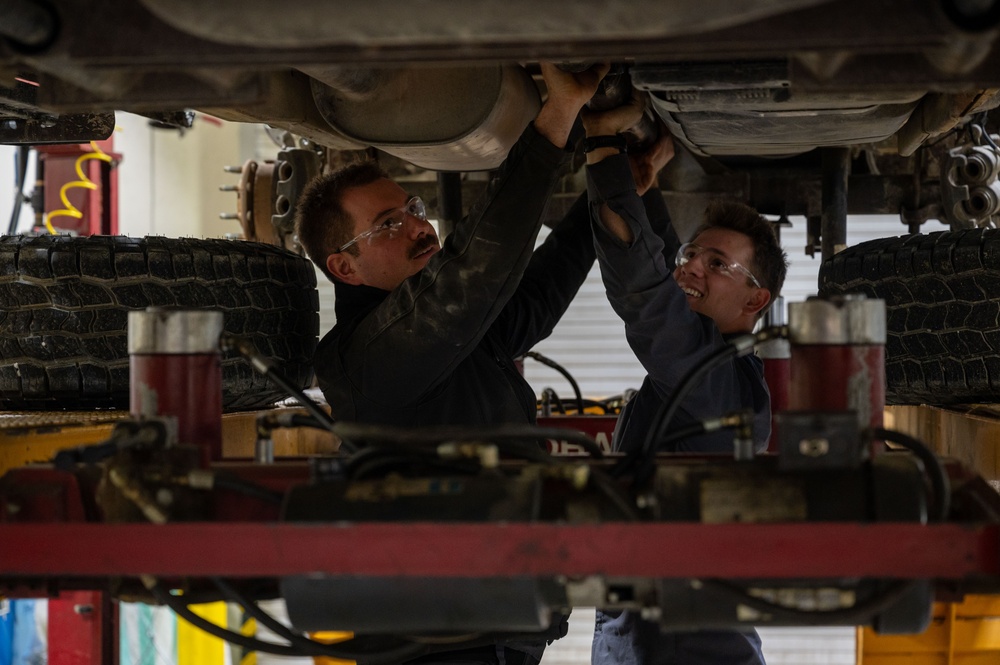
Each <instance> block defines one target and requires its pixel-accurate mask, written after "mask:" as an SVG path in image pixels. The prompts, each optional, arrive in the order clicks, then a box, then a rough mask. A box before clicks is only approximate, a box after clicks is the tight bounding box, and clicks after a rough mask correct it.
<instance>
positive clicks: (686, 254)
mask: <svg viewBox="0 0 1000 665" xmlns="http://www.w3.org/2000/svg"><path fill="white" fill-rule="evenodd" d="M693 259H701V264H702V265H703V266H705V270H708V271H709V272H713V273H715V274H717V275H725V276H726V277H728V278H729V279H739V276H737V274H736V273H739V274H740V275H742V276H744V277H746V278H747V279H749V280H750V281H751V282H753V285H754V286H756V287H757V288H758V289H759V288H762V287H761V285H760V282H759V281H758V280H757V278H756V277H754V276H753V273H752V272H750V271H749V270H747V269H746V268H745V267H744V266H743V265H742V264H740V263H737V262H736V261H733V262H729V261H727V260H726V257H725V256H723V254H722V252H720V251H719V250H717V249H712V248H710V247H702V246H701V245H696V244H694V243H693V242H688V243H684V244H683V245H681V248H680V249H678V250H677V260H676V262H677V267H678V268H680V267H681V266H684V265H687V264H688V262H689V261H691V260H693Z"/></svg>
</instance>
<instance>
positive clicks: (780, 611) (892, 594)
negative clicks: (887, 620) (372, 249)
mask: <svg viewBox="0 0 1000 665" xmlns="http://www.w3.org/2000/svg"><path fill="white" fill-rule="evenodd" d="M699 581H700V582H701V584H703V585H704V586H706V587H709V588H711V589H714V590H717V591H720V592H722V593H724V594H726V595H727V596H729V597H731V598H733V599H734V600H736V601H738V602H739V603H742V604H744V605H746V606H747V607H750V608H753V609H755V610H757V611H758V612H764V613H766V614H769V615H771V617H772V618H775V619H786V620H793V621H794V622H795V623H796V624H799V625H801V624H802V623H805V624H806V625H813V626H824V625H829V624H841V623H849V624H855V625H862V624H865V623H867V621H868V619H870V618H871V617H872V616H874V615H876V614H879V613H881V612H884V611H885V610H887V609H888V608H889V607H891V606H892V605H894V604H896V603H897V602H899V601H900V600H901V599H902V598H903V596H905V595H906V593H907V592H909V591H910V589H911V588H913V586H914V585H915V584H918V582H917V581H913V580H902V581H896V582H892V583H891V584H889V586H888V588H887V589H885V590H884V591H882V592H881V593H879V594H877V595H873V596H871V597H870V598H866V599H865V600H862V601H860V602H857V603H855V604H854V605H852V606H851V607H844V608H837V609H833V610H803V609H798V608H795V607H788V606H786V605H781V604H778V603H773V602H771V601H769V600H765V599H764V598H760V597H759V596H755V595H753V594H751V593H750V592H748V591H747V590H746V589H744V588H742V587H739V586H737V585H735V584H732V583H730V582H724V581H722V580H699ZM803 619H808V621H805V622H803Z"/></svg>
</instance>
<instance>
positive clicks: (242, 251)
mask: <svg viewBox="0 0 1000 665" xmlns="http://www.w3.org/2000/svg"><path fill="white" fill-rule="evenodd" d="M146 307H169V308H184V309H217V310H222V311H223V312H224V320H225V330H226V331H228V332H231V333H234V334H237V335H242V336H245V337H247V338H249V339H250V340H252V341H253V343H254V344H255V345H256V347H257V349H258V350H259V351H260V352H261V353H262V354H263V355H265V356H267V357H269V358H271V359H272V360H274V361H275V363H276V364H277V367H278V368H279V369H280V371H281V372H282V373H283V374H285V375H286V376H287V377H288V379H289V380H290V381H291V382H292V383H293V384H294V385H296V386H301V387H307V386H308V385H309V383H310V382H311V380H312V355H313V352H314V351H315V349H316V343H317V336H318V332H319V313H318V295H317V292H316V273H315V271H314V270H313V267H312V264H311V263H310V262H309V261H308V260H307V259H305V258H302V257H300V256H297V255H296V254H293V253H292V252H288V251H286V250H284V249H281V248H278V247H274V246H272V245H265V244H261V243H255V242H244V241H239V240H198V239H192V238H181V239H176V238H162V237H149V238H142V239H138V238H127V237H123V236H92V237H69V236H37V237H28V236H3V237H0V408H2V409H6V410H25V409H29V410H36V409H92V408H113V409H127V408H128V407H129V359H128V337H127V332H126V322H127V320H128V312H129V310H136V309H138V310H141V309H145V308H146ZM222 385H223V408H224V409H225V410H227V411H230V410H239V409H253V408H259V407H263V406H266V405H269V404H273V403H274V402H275V401H278V400H280V399H283V398H285V397H287V395H286V394H285V393H284V392H283V391H281V390H279V389H278V388H277V386H275V385H274V384H273V383H272V382H270V381H268V380H267V379H266V378H264V377H263V376H261V375H260V374H258V373H257V372H255V371H254V370H253V368H252V367H251V366H250V364H249V363H248V362H247V361H245V360H244V359H242V358H240V357H238V356H237V355H236V354H235V353H232V352H230V353H227V354H225V355H224V356H223V359H222Z"/></svg>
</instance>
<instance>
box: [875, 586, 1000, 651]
mask: <svg viewBox="0 0 1000 665" xmlns="http://www.w3.org/2000/svg"><path fill="white" fill-rule="evenodd" d="M857 662H858V665H904V664H905V665H997V663H1000V596H971V595H970V596H966V598H965V600H964V601H963V602H961V603H935V604H934V614H933V619H932V621H931V625H930V627H928V629H927V630H926V631H924V632H923V633H921V634H920V635H877V634H876V633H875V632H874V631H872V630H871V629H870V628H860V629H858V659H857Z"/></svg>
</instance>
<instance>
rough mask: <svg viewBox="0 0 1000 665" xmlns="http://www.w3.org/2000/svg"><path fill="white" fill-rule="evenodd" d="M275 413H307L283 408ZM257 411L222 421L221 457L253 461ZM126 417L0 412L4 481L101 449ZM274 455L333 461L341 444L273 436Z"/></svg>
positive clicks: (283, 433) (307, 434) (297, 434)
mask: <svg viewBox="0 0 1000 665" xmlns="http://www.w3.org/2000/svg"><path fill="white" fill-rule="evenodd" d="M274 411H281V412H296V413H305V411H304V410H302V409H297V408H291V407H281V408H279V409H275V410H274ZM258 413H259V412H257V411H248V412H244V413H227V414H224V415H223V416H222V453H223V456H224V457H225V458H227V459H235V458H252V457H253V454H254V441H255V440H256V438H257V414H258ZM128 416H129V413H128V412H127V411H84V412H79V411H59V412H38V413H25V412H16V413H15V412H0V475H3V474H4V473H6V472H7V471H9V470H10V469H15V468H17V467H20V466H24V465H26V464H33V463H44V462H48V461H50V460H51V459H52V457H53V456H54V455H55V454H56V453H57V452H58V451H60V450H65V449H67V448H75V447H77V446H86V445H90V444H94V443H100V442H101V441H104V440H106V439H107V438H108V437H109V436H110V435H111V430H112V429H113V427H114V424H115V422H117V421H118V420H121V419H123V418H127V417H128ZM272 438H273V439H274V454H275V455H276V456H278V457H297V456H309V455H324V454H325V455H329V454H332V453H334V452H336V450H337V448H338V447H339V445H340V442H339V440H337V438H336V437H334V436H333V435H332V434H330V433H328V432H324V431H320V430H313V429H304V428H296V429H279V430H275V431H274V433H273V435H272Z"/></svg>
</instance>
